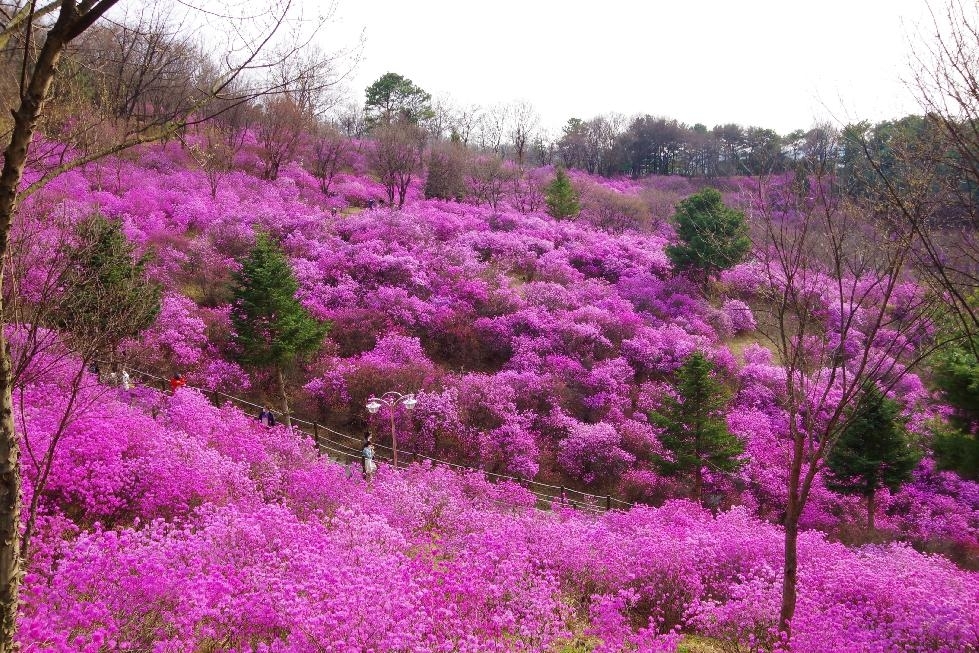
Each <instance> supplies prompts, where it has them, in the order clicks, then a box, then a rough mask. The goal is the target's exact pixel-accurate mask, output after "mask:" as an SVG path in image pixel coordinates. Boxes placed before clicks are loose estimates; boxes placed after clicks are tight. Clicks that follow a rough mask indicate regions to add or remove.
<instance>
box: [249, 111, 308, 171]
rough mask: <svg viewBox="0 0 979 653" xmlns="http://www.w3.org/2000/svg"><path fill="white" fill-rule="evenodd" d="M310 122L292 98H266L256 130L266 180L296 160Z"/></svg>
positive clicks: (306, 114) (305, 113)
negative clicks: (285, 164)
mask: <svg viewBox="0 0 979 653" xmlns="http://www.w3.org/2000/svg"><path fill="white" fill-rule="evenodd" d="M311 120H312V116H310V114H309V113H307V112H305V111H304V110H303V109H302V107H301V106H300V105H299V104H298V103H297V102H296V100H295V98H293V97H292V96H291V95H276V96H274V97H269V98H266V100H265V102H264V106H263V108H262V117H261V118H260V119H259V121H258V130H257V132H258V133H257V136H258V144H259V151H260V152H261V155H262V161H263V162H264V165H265V167H264V169H263V171H262V176H263V177H264V178H265V179H277V178H278V177H279V170H280V169H281V167H282V165H283V164H284V163H287V162H288V161H290V160H291V159H293V158H294V157H295V155H296V152H297V151H298V150H299V146H300V144H301V139H302V138H303V136H304V135H305V134H306V133H307V131H308V130H309V128H310V127H311V125H312V123H311Z"/></svg>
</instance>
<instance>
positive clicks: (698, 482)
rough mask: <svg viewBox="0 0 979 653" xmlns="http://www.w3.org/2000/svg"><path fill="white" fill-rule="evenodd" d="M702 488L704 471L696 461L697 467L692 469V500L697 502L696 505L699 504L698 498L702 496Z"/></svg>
mask: <svg viewBox="0 0 979 653" xmlns="http://www.w3.org/2000/svg"><path fill="white" fill-rule="evenodd" d="M703 487H704V470H703V468H702V467H701V466H700V461H697V465H696V467H694V469H693V498H694V499H696V500H697V503H701V500H700V497H701V495H702V494H703Z"/></svg>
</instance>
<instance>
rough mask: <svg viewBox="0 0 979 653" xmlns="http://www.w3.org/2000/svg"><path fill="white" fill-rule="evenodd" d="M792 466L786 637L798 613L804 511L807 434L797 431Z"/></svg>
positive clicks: (783, 618)
mask: <svg viewBox="0 0 979 653" xmlns="http://www.w3.org/2000/svg"><path fill="white" fill-rule="evenodd" d="M792 446H793V456H792V466H791V468H790V469H789V478H788V491H789V492H788V502H787V503H786V506H785V521H784V524H783V527H784V528H785V547H784V548H785V558H784V561H783V563H782V606H781V610H780V611H779V616H778V629H779V630H780V631H781V632H782V633H783V634H784V635H785V638H786V641H788V639H789V638H790V637H791V634H792V617H794V616H795V603H796V585H797V584H798V581H799V576H798V574H799V516H800V513H801V512H802V505H801V502H800V500H799V499H800V489H801V488H800V482H801V479H802V458H803V453H804V451H805V438H804V436H803V435H802V434H800V433H795V434H793V443H792Z"/></svg>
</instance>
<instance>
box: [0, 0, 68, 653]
mask: <svg viewBox="0 0 979 653" xmlns="http://www.w3.org/2000/svg"><path fill="white" fill-rule="evenodd" d="M78 18H79V16H78V12H77V9H76V8H75V6H74V3H65V5H64V6H63V7H62V9H61V13H60V14H59V15H58V20H57V22H56V23H55V25H54V27H52V28H51V31H50V32H48V35H47V38H46V39H45V41H44V45H43V46H42V47H41V51H40V53H39V55H38V59H37V63H36V64H35V66H34V70H33V73H32V74H31V77H30V83H29V84H28V85H27V87H26V88H25V89H24V93H23V96H22V97H21V101H20V106H19V107H18V108H17V109H16V110H15V111H14V112H13V119H14V126H13V129H12V131H11V133H10V143H9V144H8V145H7V149H6V151H4V153H3V157H4V159H3V172H2V173H0V260H6V253H7V248H8V246H9V244H10V225H11V222H12V221H13V217H14V213H15V211H16V210H17V199H18V188H19V185H20V180H21V177H22V176H23V174H24V166H25V163H26V161H27V151H28V147H29V146H30V143H31V138H32V137H33V136H34V130H35V129H36V127H37V121H38V119H39V118H40V116H41V111H42V110H43V108H44V102H45V100H46V99H47V97H48V93H49V92H50V90H51V82H52V81H53V80H54V74H55V69H56V68H57V65H58V61H59V60H60V59H61V54H62V52H63V51H64V47H65V44H66V43H67V42H68V40H69V39H70V34H69V31H70V30H71V29H73V28H74V27H75V23H77V21H78ZM2 273H3V266H2V264H0V279H2ZM5 324H6V315H4V312H3V305H2V304H0V331H2V329H3V326H4V325H5ZM12 393H13V374H12V369H11V362H10V351H9V345H8V343H7V341H6V339H5V338H4V337H3V334H2V333H0V612H2V614H0V653H7V652H8V651H13V650H14V649H15V642H14V635H15V634H16V631H17V610H18V605H19V593H20V580H21V576H22V575H23V569H22V566H21V557H20V509H21V496H20V489H21V481H20V448H19V446H18V443H17V434H16V432H15V428H14V418H13V397H12Z"/></svg>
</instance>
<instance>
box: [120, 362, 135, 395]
mask: <svg viewBox="0 0 979 653" xmlns="http://www.w3.org/2000/svg"><path fill="white" fill-rule="evenodd" d="M119 384H120V385H121V386H122V389H123V390H127V391H128V390H129V389H130V388H132V387H133V384H132V379H130V378H129V372H127V371H126V368H125V367H124V368H122V373H121V374H120V375H119Z"/></svg>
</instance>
